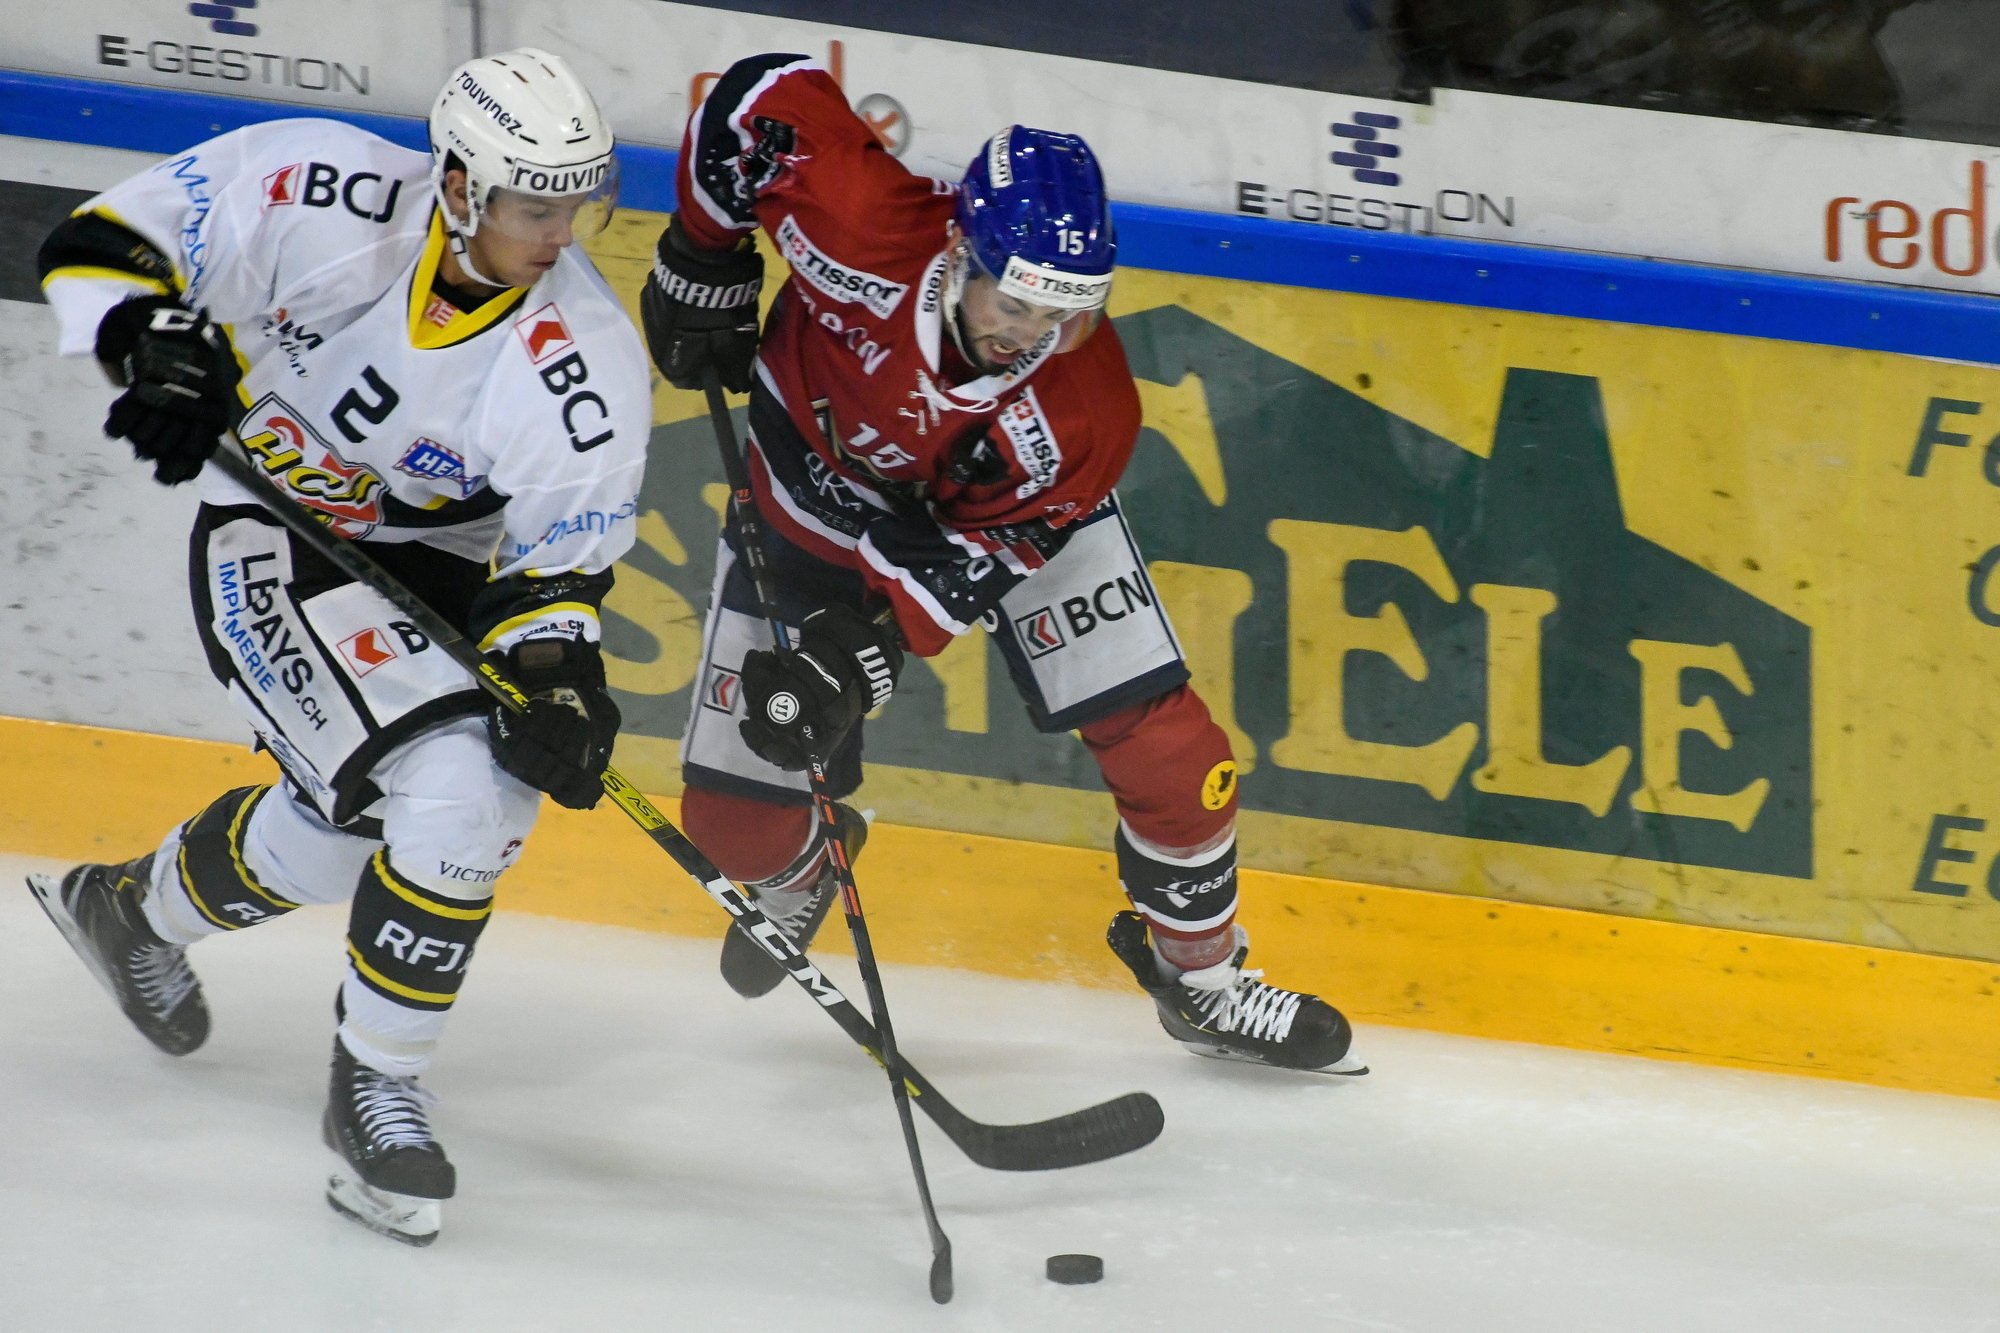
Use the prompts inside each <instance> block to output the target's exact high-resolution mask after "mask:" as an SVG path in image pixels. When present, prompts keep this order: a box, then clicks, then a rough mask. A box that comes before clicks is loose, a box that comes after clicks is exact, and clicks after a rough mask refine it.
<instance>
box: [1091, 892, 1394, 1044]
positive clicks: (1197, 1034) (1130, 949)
mask: <svg viewBox="0 0 2000 1333" xmlns="http://www.w3.org/2000/svg"><path fill="white" fill-rule="evenodd" d="M1233 929H1234V930H1235V931H1236V950H1235V952H1234V953H1233V954H1232V955H1231V956H1230V958H1229V960H1228V961H1227V962H1224V963H1218V964H1216V965H1215V966H1214V967H1206V968H1203V969H1201V970H1200V971H1198V972H1183V973H1181V974H1180V976H1179V977H1177V978H1175V979H1172V980H1169V979H1168V978H1167V977H1165V976H1164V975H1162V973H1161V971H1160V965H1159V961H1158V960H1157V959H1156V958H1155V957H1154V956H1153V946H1152V942H1151V941H1150V940H1149V939H1148V938H1147V934H1146V922H1145V919H1144V918H1143V917H1141V916H1140V915H1139V914H1138V913H1137V912H1120V913H1118V914H1117V915H1116V916H1114V917H1112V918H1111V929H1110V931H1109V933H1108V934H1107V937H1106V940H1107V942H1108V943H1109V944H1110V945H1111V951H1112V952H1113V953H1115V954H1117V955H1118V958H1119V961H1121V962H1123V963H1124V964H1125V966H1127V967H1129V968H1131V969H1132V975H1133V977H1134V978H1135V979H1136V980H1137V981H1138V983H1139V984H1140V986H1142V987H1144V988H1145V990H1146V992H1147V994H1149V995H1151V996H1152V997H1153V1003H1154V1004H1155V1005H1156V1006H1157V1007H1158V1009H1159V1014H1160V1026H1161V1027H1163V1028H1165V1029H1166V1031H1167V1035H1168V1036H1170V1037H1172V1038H1173V1039H1174V1040H1175V1041H1178V1042H1180V1043H1181V1044H1182V1045H1183V1046H1186V1047H1187V1048H1188V1049H1189V1050H1191V1051H1193V1052H1194V1053H1195V1054H1197V1055H1206V1056H1211V1057H1214V1058H1217V1059H1224V1060H1244V1061H1248V1062H1250V1063H1253V1064H1260V1065H1271V1066H1274V1067H1276V1068H1280V1069H1302V1070H1313V1071H1317V1072H1319V1073H1325V1074H1365V1073H1367V1072H1368V1066H1367V1065H1365V1064H1363V1063H1362V1062H1361V1060H1360V1058H1359V1057H1358V1056H1356V1055H1355V1054H1354V1051H1353V1049H1352V1047H1353V1040H1354V1033H1353V1029H1351V1028H1350V1027H1349V1026H1348V1024H1347V1020H1346V1019H1345V1018H1344V1017H1342V1016H1341V1013H1340V1011H1339V1010H1337V1009H1335V1008H1334V1007H1333V1006H1332V1005H1330V1004H1328V1003H1327V1002H1326V1001H1324V1000H1322V999H1320V998H1319V997H1318V996H1315V995H1305V994H1301V993H1300V992H1298V991H1289V990H1284V989H1282V988H1280V987H1277V986H1270V985H1266V984H1265V982H1264V981H1263V975H1264V974H1263V973H1262V972H1261V971H1257V970H1254V969H1252V970H1248V971H1246V970H1245V969H1244V967H1243V960H1244V958H1245V956H1246V955H1248V953H1249V952H1250V946H1249V940H1248V937H1247V936H1246V935H1245V934H1244V933H1243V928H1242V927H1241V926H1236V927H1233Z"/></svg>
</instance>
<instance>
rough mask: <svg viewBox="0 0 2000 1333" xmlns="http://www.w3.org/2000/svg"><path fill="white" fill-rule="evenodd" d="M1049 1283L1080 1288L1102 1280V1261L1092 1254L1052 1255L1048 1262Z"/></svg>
mask: <svg viewBox="0 0 2000 1333" xmlns="http://www.w3.org/2000/svg"><path fill="white" fill-rule="evenodd" d="M1048 1274H1049V1281H1051V1282H1060V1283H1062V1284H1064V1285H1065V1286H1071V1287H1080V1286H1082V1285H1084V1284H1085V1283H1087V1282H1102V1281H1103V1280H1104V1260H1102V1259H1100V1258H1098V1257H1097V1256H1096V1255H1094V1254H1052V1255H1050V1256H1049V1262H1048Z"/></svg>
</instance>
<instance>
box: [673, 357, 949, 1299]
mask: <svg viewBox="0 0 2000 1333" xmlns="http://www.w3.org/2000/svg"><path fill="white" fill-rule="evenodd" d="M706 387H707V391H708V420H709V424H710V425H712V426H713V427H714V428H715V447H716V449H717V450H718V451H719V452H720V453H721V454H722V471H723V474H724V475H725V476H727V477H728V478H729V490H730V496H729V516H728V520H727V521H728V522H729V524H730V526H731V527H732V528H733V529H734V531H735V534H736V547H737V554H738V555H739V556H741V557H742V560H743V567H744V569H745V570H747V571H748V572H749V575H750V586H751V588H752V589H753V590H754V591H755V593H756V596H757V608H758V610H760V611H762V612H763V613H764V619H765V621H766V622H768V623H769V624H770V626H771V639H772V641H773V642H774V643H775V644H776V645H777V648H778V651H779V652H780V653H784V654H787V655H789V654H790V653H791V651H792V636H791V633H790V631H788V630H787V629H786V628H785V622H784V619H783V618H782V617H781V616H779V614H778V599H777V597H776V596H775V595H773V593H772V590H771V573H770V570H768V569H767V568H766V567H765V565H764V525H763V523H762V522H761V521H760V520H759V519H758V517H757V501H756V500H755V498H753V497H752V495H751V493H750V466H749V464H748V463H746V462H744V460H743V451H742V450H741V449H740V448H738V447H737V444H736V428H735V426H733V425H732V424H730V420H729V404H728V403H727V402H725V401H724V400H723V397H722V382H721V380H720V379H719V378H718V377H717V375H716V372H715V367H713V366H710V367H709V368H708V377H707V386H706ZM801 730H802V731H803V732H804V733H805V742H806V770H807V772H808V773H809V774H810V780H811V783H812V804H813V815H814V817H815V818H817V819H818V820H819V821H820V823H821V825H822V826H823V828H824V830H825V841H826V848H827V852H826V855H827V860H828V861H829V862H831V863H832V865H833V881H834V883H835V885H837V886H838V887H839V889H840V910H841V911H842V912H844V913H845V914H846V916H847V932H848V934H849V935H851V936H853V938H854V958H855V961H856V962H857V963H859V964H860V967H861V985H862V987H863V988H864V989H865V990H866V991H867V992H868V1008H869V1010H870V1011H871V1012H872V1013H873V1014H874V1016H875V1029H876V1031H877V1032H879V1033H880V1034H881V1036H882V1045H881V1059H882V1067H883V1068H884V1069H885V1070H886V1071H888V1074H889V1094H890V1096H891V1098H892V1099H893V1100H894V1101H895V1103H896V1119H897V1122H898V1123H899V1124H901V1125H902V1127H903V1146H904V1147H905V1148H906V1149H908V1150H909V1154H910V1172H911V1174H912V1175H914V1176H915V1177H916V1182H917V1198H918V1200H919V1201H921V1202H922V1204H923V1206H924V1225H925V1226H926V1227H928V1228H929V1229H930V1233H931V1299H932V1300H934V1301H936V1302H937V1303H938V1304H939V1305H943V1304H944V1303H945V1302H946V1301H949V1300H950V1299H951V1292H952V1279H951V1238H950V1237H949V1236H947V1235H945V1234H944V1227H943V1225H941V1224H940V1223H939V1222H938V1215H937V1206H936V1205H935V1204H933V1203H932V1202H931V1182H930V1176H929V1175H928V1174H927V1173H926V1172H925V1171H924V1154H923V1149H922V1148H921V1147H919V1146H918V1144H917V1125H916V1120H915V1118H914V1117H913V1116H911V1114H910V1094H909V1090H908V1088H906V1087H905V1086H904V1083H903V1078H902V1075H901V1074H899V1073H898V1072H897V1067H898V1065H899V1064H900V1061H899V1060H898V1059H897V1058H896V1029H895V1027H894V1026H893V1025H892V1024H891V1023H890V1022H889V997H888V995H887V994H886V993H885V992H884V991H883V989H882V969H881V968H880V967H879V966H878V965H877V964H876V962H875V943H874V941H873V940H872V939H870V938H869V934H868V918H867V917H866V916H865V915H863V914H862V911H861V891H860V890H859V889H858V888H856V887H855V883H854V866H853V864H852V863H851V862H850V861H849V860H848V857H847V844H846V842H845V840H844V839H842V838H841V836H840V820H839V816H838V815H837V813H836V812H835V810H834V807H833V797H832V796H831V795H830V794H828V792H827V788H826V754H825V751H824V750H823V749H822V748H821V746H820V742H819V738H818V737H817V736H815V735H814V734H813V729H812V726H811V724H810V723H807V724H804V725H803V726H802V727H801Z"/></svg>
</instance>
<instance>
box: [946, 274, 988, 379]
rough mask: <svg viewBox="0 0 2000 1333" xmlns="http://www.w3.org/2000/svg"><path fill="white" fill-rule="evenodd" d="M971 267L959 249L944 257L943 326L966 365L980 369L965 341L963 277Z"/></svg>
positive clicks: (976, 359)
mask: <svg viewBox="0 0 2000 1333" xmlns="http://www.w3.org/2000/svg"><path fill="white" fill-rule="evenodd" d="M971 266H972V256H971V255H969V254H967V253H966V252H965V250H964V249H963V248H962V247H960V248H957V249H954V250H953V251H952V252H951V253H950V254H948V255H946V256H945V261H944V326H945V327H946V328H947V329H949V330H951V340H952V342H953V343H954V344H956V345H957V347H958V354H959V355H960V356H962V357H964V358H965V361H966V364H967V365H969V366H971V367H972V368H973V369H975V370H977V369H980V365H979V359H978V358H977V357H975V356H973V354H972V348H971V347H970V346H969V345H968V344H967V342H966V339H965V303H964V297H965V275H966V273H967V271H968V270H969V269H970V268H971Z"/></svg>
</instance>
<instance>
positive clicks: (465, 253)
mask: <svg viewBox="0 0 2000 1333" xmlns="http://www.w3.org/2000/svg"><path fill="white" fill-rule="evenodd" d="M444 236H445V242H446V243H447V244H448V245H450V246H451V254H452V258H454V259H456V260H457V261H458V266H459V267H460V268H462V269H464V270H465V276H466V277H468V278H471V279H472V280H473V281H474V282H478V283H483V284H485V285H486V286H488V287H506V286H507V285H508V284H506V283H504V282H502V281H500V280H499V279H498V278H489V277H487V276H486V275H485V274H484V273H481V272H480V271H479V266H478V265H477V264H474V263H473V262H472V247H471V246H469V245H467V244H466V241H467V240H468V239H469V237H468V236H467V234H466V233H464V232H461V231H460V230H459V229H458V228H456V227H454V226H452V224H451V223H449V222H447V223H445V224H444Z"/></svg>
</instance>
